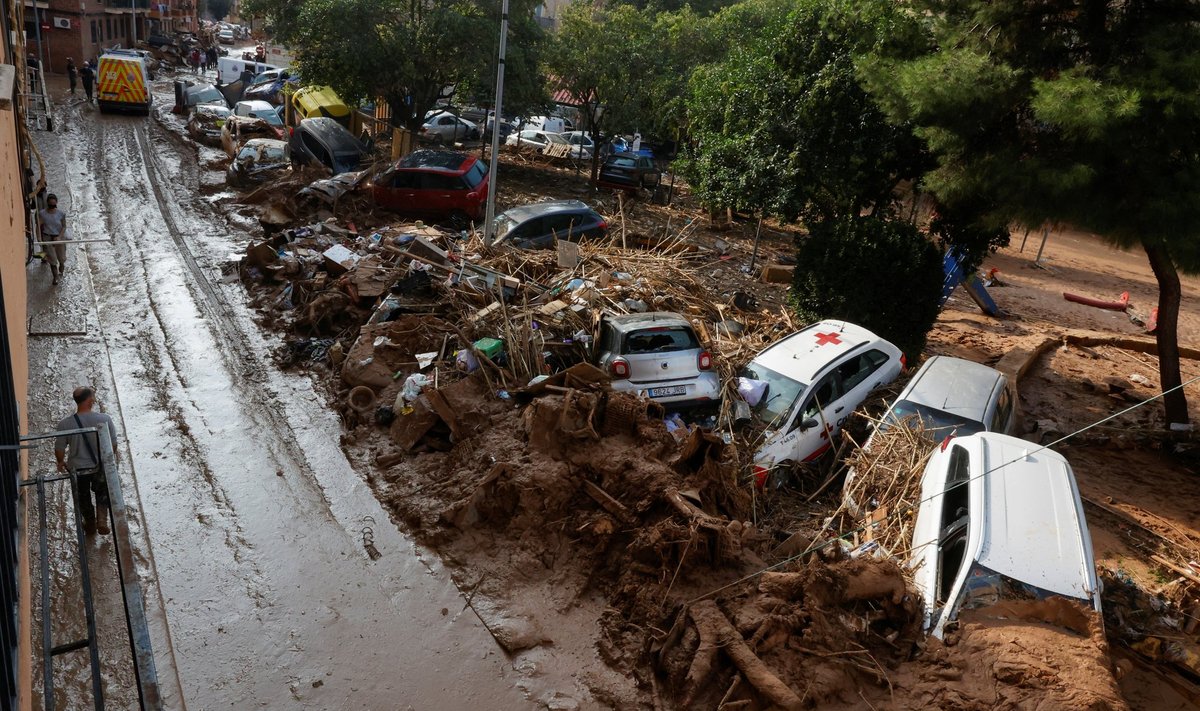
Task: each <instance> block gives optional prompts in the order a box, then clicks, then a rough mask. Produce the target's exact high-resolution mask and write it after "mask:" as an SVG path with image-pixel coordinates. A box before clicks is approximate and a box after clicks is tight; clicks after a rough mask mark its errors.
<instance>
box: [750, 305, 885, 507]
mask: <svg viewBox="0 0 1200 711" xmlns="http://www.w3.org/2000/svg"><path fill="white" fill-rule="evenodd" d="M904 365H905V361H904V354H903V353H901V352H900V349H899V348H896V346H894V345H892V344H891V343H888V342H887V341H885V340H883V339H882V338H880V337H879V336H876V335H875V334H874V333H871V332H870V331H868V330H867V329H865V328H863V327H862V326H855V325H854V324H852V323H846V322H845V321H821V322H820V323H816V324H813V325H812V326H809V327H807V328H805V329H804V330H803V331H799V332H797V333H793V334H792V335H790V336H788V337H786V338H784V339H782V340H780V341H777V342H776V343H775V344H773V345H771V346H769V347H767V348H766V350H764V351H762V352H761V353H759V354H758V355H756V356H755V357H754V360H752V361H750V363H748V364H747V365H746V367H745V368H743V369H742V371H741V372H740V373H739V377H738V393H739V394H740V395H741V396H742V399H743V400H745V401H746V403H747V404H748V405H749V406H750V412H751V415H752V416H753V417H754V418H755V419H757V420H758V421H759V422H760V423H761V424H762V425H764V426H765V427H766V431H765V432H764V434H763V439H764V444H763V445H762V446H761V447H759V449H758V451H757V452H756V453H755V454H754V476H755V480H756V483H757V485H758V486H760V487H761V486H763V485H764V484H765V483H766V481H767V478H768V476H769V475H770V473H771V471H772V470H774V469H777V468H779V467H783V466H788V465H791V464H793V463H797V464H798V463H800V462H807V461H811V460H814V459H816V458H817V457H819V456H821V455H822V454H824V453H825V451H826V450H827V449H829V448H830V446H831V445H832V444H833V442H835V441H836V440H837V434H838V432H840V431H841V429H842V425H843V424H845V422H846V420H847V419H849V418H850V415H851V414H853V413H854V410H855V409H857V408H858V406H859V405H861V404H862V402H863V400H866V399H867V396H868V395H870V394H871V391H872V390H874V389H875V388H878V387H880V386H882V385H887V384H888V383H890V382H892V381H893V380H895V379H896V377H897V376H899V375H900V372H901V371H902V370H904Z"/></svg>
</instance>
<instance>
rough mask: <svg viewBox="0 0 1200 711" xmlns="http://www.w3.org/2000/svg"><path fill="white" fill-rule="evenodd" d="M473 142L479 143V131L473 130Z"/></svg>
mask: <svg viewBox="0 0 1200 711" xmlns="http://www.w3.org/2000/svg"><path fill="white" fill-rule="evenodd" d="M471 140H472V141H478V140H479V131H478V130H472V131H471Z"/></svg>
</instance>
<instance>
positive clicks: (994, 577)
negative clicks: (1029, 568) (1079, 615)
mask: <svg viewBox="0 0 1200 711" xmlns="http://www.w3.org/2000/svg"><path fill="white" fill-rule="evenodd" d="M1052 597H1064V598H1067V599H1068V600H1076V601H1078V602H1079V603H1081V604H1082V605H1084V606H1085V607H1086V606H1090V605H1091V602H1090V601H1089V600H1085V599H1081V598H1075V597H1071V596H1069V595H1060V594H1059V593H1055V592H1050V591H1049V590H1043V589H1042V588H1039V587H1037V586H1036V585H1030V584H1029V583H1023V582H1021V581H1020V580H1016V579H1014V578H1010V577H1008V576H1007V575H1004V574H1002V573H997V572H996V571H994V570H992V569H990V568H988V567H987V566H984V565H980V564H979V563H976V564H975V565H973V566H972V567H971V570H970V571H969V572H968V573H967V579H966V582H964V583H963V589H962V592H961V593H960V594H959V596H958V601H957V603H956V604H955V606H954V614H955V616H957V615H958V613H959V612H962V611H963V610H981V609H983V608H986V607H991V606H992V605H995V604H997V603H1000V602H1010V601H1025V602H1036V601H1038V600H1046V599H1048V598H1052Z"/></svg>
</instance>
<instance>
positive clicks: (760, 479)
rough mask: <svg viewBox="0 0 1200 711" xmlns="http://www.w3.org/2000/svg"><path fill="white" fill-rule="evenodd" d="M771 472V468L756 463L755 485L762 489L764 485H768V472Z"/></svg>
mask: <svg viewBox="0 0 1200 711" xmlns="http://www.w3.org/2000/svg"><path fill="white" fill-rule="evenodd" d="M770 472H771V470H770V469H767V468H766V467H760V466H758V465H757V464H755V465H754V486H755V487H756V488H758V489H761V488H763V487H764V486H766V485H767V474H769V473H770Z"/></svg>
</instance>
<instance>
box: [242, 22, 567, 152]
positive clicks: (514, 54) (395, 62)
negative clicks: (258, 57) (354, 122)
mask: <svg viewBox="0 0 1200 711" xmlns="http://www.w3.org/2000/svg"><path fill="white" fill-rule="evenodd" d="M534 4H535V3H534V0H511V9H510V12H509V32H510V43H509V47H510V51H509V56H508V60H507V62H506V66H507V71H506V75H505V76H506V80H505V95H506V97H507V98H506V104H509V103H510V102H511V104H510V105H516V106H521V105H522V104H530V103H532V104H544V103H545V82H544V80H543V77H542V75H541V73H540V72H539V70H538V67H539V63H540V60H541V54H540V53H541V50H542V47H543V45H544V42H545V38H544V35H543V31H542V30H541V28H540V27H539V26H538V25H537V23H536V22H535V21H534V19H533V11H532V9H533V5H534ZM247 9H248V11H249V12H256V13H259V14H262V15H265V16H266V17H267V18H268V19H269V21H270V22H271V24H272V26H273V28H274V32H275V36H276V38H277V39H279V40H280V41H282V42H284V43H285V44H287V45H289V46H290V47H293V48H294V56H295V57H296V61H297V64H298V65H299V66H298V69H299V71H300V74H301V76H303V77H304V78H305V80H306V81H310V82H313V83H317V84H328V85H329V86H332V87H333V88H334V90H335V91H337V92H338V94H339V95H340V96H341V97H342V98H343V99H344V100H346V101H349V102H354V103H358V102H365V101H372V100H374V99H376V98H378V97H382V98H383V99H384V100H385V101H386V102H387V103H388V105H389V106H390V107H391V108H392V115H393V117H394V118H393V120H394V121H395V122H396V123H397V124H400V125H406V126H407V127H409V128H410V129H414V130H415V129H417V128H419V126H420V125H421V123H422V122H423V120H424V116H425V113H426V112H427V111H428V110H429V109H431V108H432V107H433V106H434V105H435V103H436V102H437V100H438V99H439V98H440V97H444V96H445V95H446V93H447V91H448V90H451V91H453V90H456V89H468V88H474V87H479V86H490V85H491V84H492V81H491V79H490V78H489V77H491V76H494V71H495V54H496V44H497V40H498V37H499V29H500V17H499V12H500V7H499V4H498V3H495V2H489V1H488V0H444V1H439V2H433V1H431V0H301V1H300V2H295V1H293V0H249V2H247ZM514 37H515V38H519V41H516V40H514V39H513V38H514Z"/></svg>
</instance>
